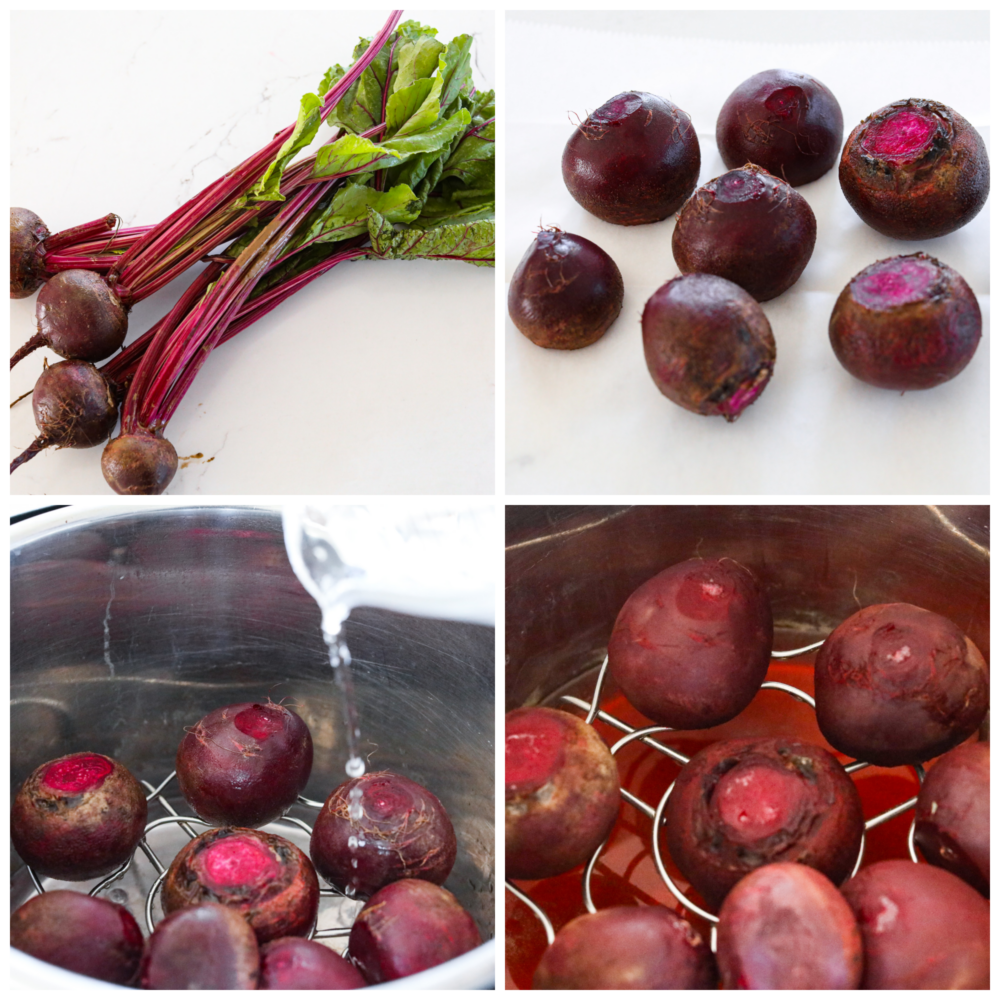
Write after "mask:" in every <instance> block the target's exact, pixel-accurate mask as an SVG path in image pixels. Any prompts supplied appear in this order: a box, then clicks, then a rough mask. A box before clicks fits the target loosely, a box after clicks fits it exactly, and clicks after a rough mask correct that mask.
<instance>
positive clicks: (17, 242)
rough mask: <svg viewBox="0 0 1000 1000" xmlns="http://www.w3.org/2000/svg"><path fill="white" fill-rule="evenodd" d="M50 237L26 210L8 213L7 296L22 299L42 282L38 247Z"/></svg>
mask: <svg viewBox="0 0 1000 1000" xmlns="http://www.w3.org/2000/svg"><path fill="white" fill-rule="evenodd" d="M51 235H52V234H51V233H50V232H49V229H48V226H46V225H45V223H44V222H42V220H41V219H40V218H39V217H38V216H37V215H35V213H34V212H32V211H31V210H30V209H28V208H12V209H11V210H10V297H11V298H12V299H26V298H27V297H28V296H29V295H31V294H32V293H33V292H34V291H35V290H36V289H37V288H38V287H39V286H40V285H41V283H42V282H43V281H44V280H45V265H44V264H43V262H42V254H41V253H40V252H39V247H40V246H41V244H42V241H43V240H45V239H46V238H47V237H48V236H51Z"/></svg>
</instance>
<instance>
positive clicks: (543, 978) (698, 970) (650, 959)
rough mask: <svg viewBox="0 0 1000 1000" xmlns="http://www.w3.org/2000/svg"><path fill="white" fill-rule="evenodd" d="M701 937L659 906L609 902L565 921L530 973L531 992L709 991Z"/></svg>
mask: <svg viewBox="0 0 1000 1000" xmlns="http://www.w3.org/2000/svg"><path fill="white" fill-rule="evenodd" d="M716 980H717V975H716V969H715V959H714V957H713V956H712V952H711V950H710V949H709V947H708V944H707V943H706V942H705V941H704V940H702V938H701V935H700V934H698V932H697V931H696V930H695V929H694V928H693V927H692V926H691V925H690V924H689V923H688V922H687V921H686V920H683V919H682V918H681V917H679V916H678V915H677V914H676V913H673V912H672V911H670V910H668V909H666V908H665V907H662V906H613V907H611V908H610V909H607V910H598V911H597V913H585V914H584V915H583V916H582V917H577V918H576V919H575V920H571V921H570V922H569V923H568V924H566V925H565V926H564V927H563V928H562V929H561V930H560V931H559V933H558V934H557V935H556V939H555V941H553V942H552V944H550V945H549V947H548V948H547V949H546V951H545V953H544V954H543V955H542V960H541V962H540V963H539V965H538V969H537V970H536V972H535V978H534V981H533V983H532V985H533V987H534V988H535V989H536V990H711V989H715V984H716Z"/></svg>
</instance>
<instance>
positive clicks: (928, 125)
mask: <svg viewBox="0 0 1000 1000" xmlns="http://www.w3.org/2000/svg"><path fill="white" fill-rule="evenodd" d="M937 127H938V120H937V118H934V117H933V116H931V115H929V114H923V113H921V112H920V111H918V110H909V111H900V112H899V114H896V115H891V116H890V117H889V118H886V119H885V120H884V121H881V122H879V123H878V124H876V125H875V126H874V127H873V128H871V129H870V130H869V131H868V134H867V135H866V136H865V139H864V148H865V149H866V150H867V151H868V152H870V153H873V154H874V155H875V156H878V157H880V158H881V159H883V160H891V159H900V160H901V159H908V158H910V157H912V156H914V155H915V154H918V153H920V152H922V151H923V149H924V148H925V147H926V145H927V143H928V142H929V141H930V138H931V136H932V135H933V134H934V133H935V131H937Z"/></svg>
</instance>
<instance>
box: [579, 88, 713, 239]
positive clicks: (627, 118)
mask: <svg viewBox="0 0 1000 1000" xmlns="http://www.w3.org/2000/svg"><path fill="white" fill-rule="evenodd" d="M700 168H701V150H700V149H699V147H698V136H697V135H696V134H695V130H694V126H693V125H692V124H691V119H690V117H689V116H688V115H686V114H685V113H684V112H683V111H681V110H680V108H678V107H677V106H676V105H674V104H671V103H670V101H666V100H664V99H663V98H662V97H657V96H655V95H654V94H646V93H643V92H642V91H627V92H626V93H624V94H618V95H617V96H616V97H612V98H611V100H610V101H608V102H607V103H606V104H603V105H602V106H601V107H599V108H598V109H597V110H596V111H595V112H594V113H593V114H592V115H590V116H589V117H588V118H587V120H586V121H585V122H583V123H582V124H581V125H579V126H578V127H577V129H576V131H575V132H574V133H573V135H572V136H571V137H570V140H569V142H567V143H566V149H565V150H564V152H563V158H562V172H563V180H564V181H565V182H566V187H567V188H568V189H569V193H570V194H571V195H572V196H573V197H574V198H575V199H576V200H577V201H578V202H579V203H580V204H581V205H582V206H583V207H584V208H585V209H586V210H587V211H588V212H590V213H591V214H592V215H596V216H597V217H598V218H599V219H603V220H604V221H605V222H613V223H615V224H616V225H619V226H638V225H641V224H643V223H647V222H659V221H660V220H661V219H665V218H666V217H667V216H668V215H673V213H674V212H676V211H677V209H678V208H680V207H681V205H683V204H684V202H685V201H686V200H687V199H688V198H689V197H690V195H691V192H692V191H693V190H694V188H695V185H696V184H697V183H698V171H699V169H700Z"/></svg>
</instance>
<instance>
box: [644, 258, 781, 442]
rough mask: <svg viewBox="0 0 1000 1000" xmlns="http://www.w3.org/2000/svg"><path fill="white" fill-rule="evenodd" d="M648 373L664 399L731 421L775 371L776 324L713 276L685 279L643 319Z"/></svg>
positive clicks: (658, 295)
mask: <svg viewBox="0 0 1000 1000" xmlns="http://www.w3.org/2000/svg"><path fill="white" fill-rule="evenodd" d="M642 346H643V350H644V351H645V353H646V366H647V367H648V368H649V374H650V375H651V376H652V377H653V381H654V382H655V383H656V387H657V388H658V389H659V390H660V392H662V393H663V395H664V396H666V397H667V399H669V400H671V402H674V403H676V404H677V405H678V406H683V407H684V409H685V410H690V411H691V412H692V413H701V414H702V415H704V416H723V417H725V418H726V420H727V421H729V422H730V423H731V422H732V421H734V420H735V419H736V418H737V417H738V416H739V415H740V414H741V413H742V412H743V411H744V410H745V409H746V408H747V407H748V406H749V405H750V404H751V403H752V402H753V401H754V400H755V399H756V398H757V397H758V396H759V395H760V394H761V393H762V392H763V391H764V387H765V386H766V385H767V383H768V381H769V380H770V378H771V373H772V372H773V371H774V359H775V353H776V351H775V346H774V335H773V334H772V333H771V324H770V323H768V321H767V317H766V316H765V315H764V312H763V310H762V309H761V308H760V306H759V305H758V304H757V302H755V301H754V299H753V298H752V296H751V295H750V294H749V293H747V292H745V291H744V290H743V289H742V288H740V287H739V285H735V284H733V282H731V281H727V280H726V279H725V278H719V277H716V276H715V275H714V274H684V275H681V277H679V278H674V279H673V281H668V282H667V283H666V284H665V285H663V286H662V287H661V288H659V289H657V291H656V292H654V293H653V295H652V297H651V298H650V300H649V301H648V302H647V303H646V308H645V309H644V310H643V312H642Z"/></svg>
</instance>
